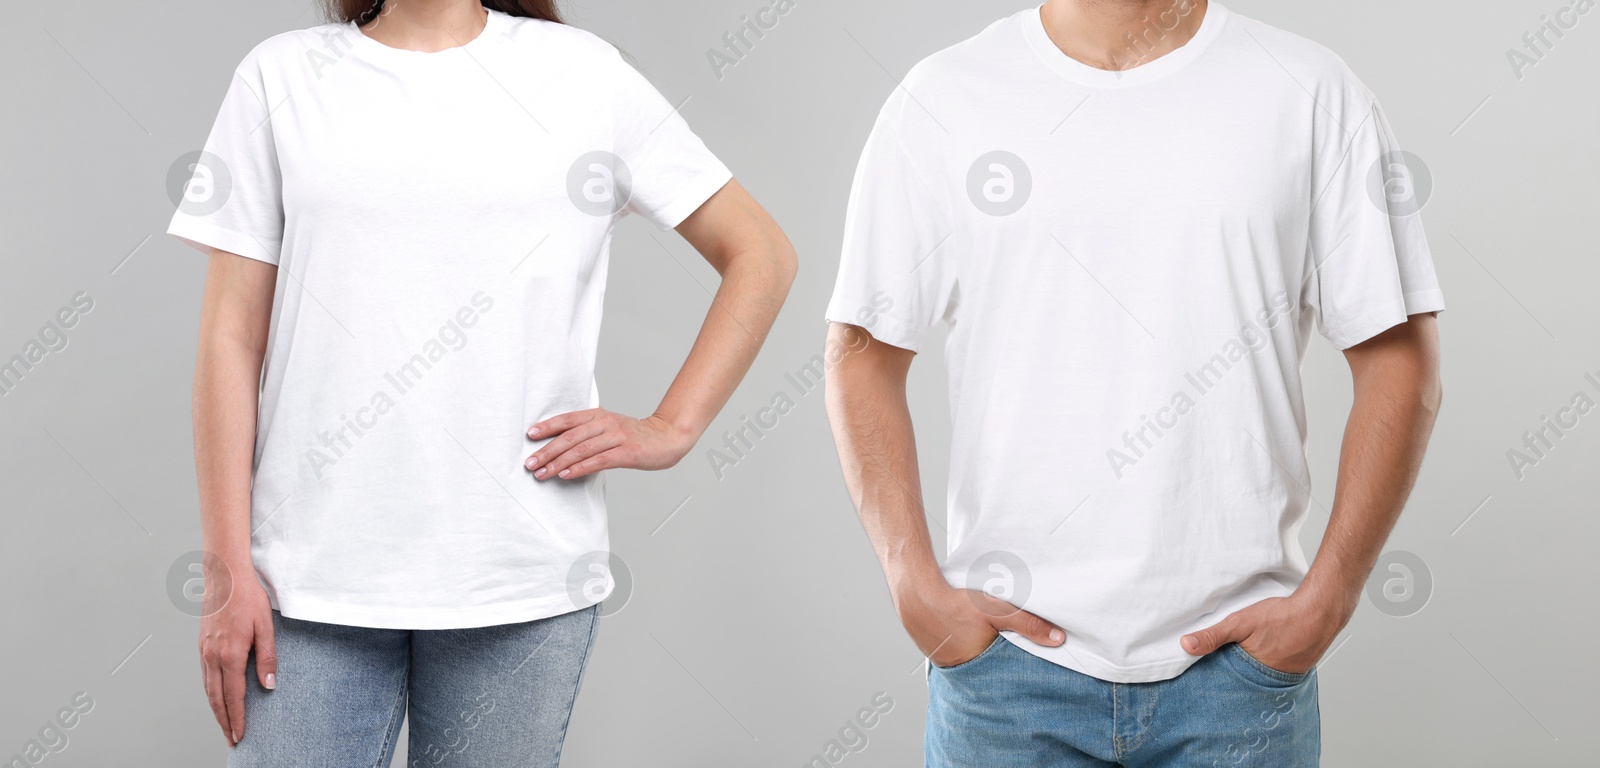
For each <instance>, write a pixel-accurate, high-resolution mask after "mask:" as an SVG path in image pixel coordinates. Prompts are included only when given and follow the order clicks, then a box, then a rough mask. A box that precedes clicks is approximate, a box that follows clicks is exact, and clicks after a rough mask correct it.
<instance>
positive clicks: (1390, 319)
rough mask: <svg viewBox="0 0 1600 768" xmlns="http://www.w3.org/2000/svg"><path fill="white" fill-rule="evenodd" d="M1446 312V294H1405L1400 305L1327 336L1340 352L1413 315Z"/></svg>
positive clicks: (1436, 291)
mask: <svg viewBox="0 0 1600 768" xmlns="http://www.w3.org/2000/svg"><path fill="white" fill-rule="evenodd" d="M1442 311H1444V293H1443V292H1441V291H1439V290H1437V289H1434V290H1428V291H1417V292H1416V293H1408V294H1405V295H1404V296H1403V297H1402V298H1401V302H1400V305H1399V306H1397V307H1388V308H1386V309H1385V311H1383V312H1378V313H1374V314H1372V315H1369V316H1367V317H1364V318H1362V319H1361V320H1359V321H1357V322H1355V323H1352V324H1351V325H1350V328H1349V329H1348V330H1343V331H1336V332H1334V333H1329V334H1326V335H1327V337H1328V340H1329V341H1331V342H1333V345H1334V346H1335V347H1337V348H1338V349H1339V350H1340V351H1344V350H1346V349H1349V348H1351V347H1353V346H1355V345H1357V344H1360V343H1361V342H1364V341H1368V340H1370V339H1372V338H1373V337H1374V336H1377V335H1378V334H1380V333H1383V332H1384V331H1387V330H1389V329H1390V328H1393V327H1395V326H1397V325H1399V324H1401V323H1403V322H1405V321H1406V319H1407V318H1409V317H1411V316H1412V315H1421V314H1426V313H1428V312H1442Z"/></svg>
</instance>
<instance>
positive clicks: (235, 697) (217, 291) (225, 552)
mask: <svg viewBox="0 0 1600 768" xmlns="http://www.w3.org/2000/svg"><path fill="white" fill-rule="evenodd" d="M276 277H277V268H276V267H274V266H272V265H270V264H265V263H262V262H259V261H255V260H252V259H247V258H244V257H242V256H237V255H234V254H231V253H227V252H225V251H219V250H216V249H212V251H211V257H210V262H209V264H208V266H207V269H206V287H205V298H204V300H203V302H202V304H201V310H200V344H199V351H198V355H197V358H196V361H195V372H194V459H195V471H196V475H197V476H198V479H199V485H200V533H201V541H202V547H203V549H204V551H205V552H206V553H207V554H208V555H209V556H210V557H208V558H206V562H205V564H204V566H203V567H204V568H205V572H204V574H203V575H204V577H205V583H206V596H205V602H204V603H203V604H202V610H203V616H202V618H201V622H200V654H201V662H202V666H203V668H204V674H205V685H206V696H207V699H208V700H209V701H210V703H211V708H212V712H213V714H215V715H216V718H217V724H218V725H220V726H222V730H223V735H224V736H225V737H226V738H227V739H228V743H229V744H230V745H231V744H234V743H236V742H237V741H238V740H239V738H240V737H241V736H242V735H243V734H244V687H245V684H246V682H245V663H246V660H247V659H248V657H249V653H250V651H251V649H252V648H254V649H255V650H256V655H257V664H256V674H257V677H258V678H259V679H260V680H261V684H262V685H263V686H266V687H268V688H271V687H273V686H274V685H276V671H277V666H276V663H275V660H274V655H273V638H272V615H271V608H270V605H269V603H268V602H267V599H266V594H265V592H264V590H262V588H261V585H260V583H259V582H257V581H256V576H255V567H254V565H253V564H252V562H251V559H250V474H251V465H252V463H253V461H254V456H255V444H256V407H257V401H258V396H259V388H260V387H259V383H260V380H261V363H262V359H263V357H264V355H265V353H266V346H267V327H268V324H269V322H270V320H271V316H272V294H273V282H274V280H275V279H276ZM212 558H215V559H214V560H213V559H212ZM217 569H221V570H222V572H221V573H217V572H215V571H216V570H217ZM230 586H231V588H229V587H230Z"/></svg>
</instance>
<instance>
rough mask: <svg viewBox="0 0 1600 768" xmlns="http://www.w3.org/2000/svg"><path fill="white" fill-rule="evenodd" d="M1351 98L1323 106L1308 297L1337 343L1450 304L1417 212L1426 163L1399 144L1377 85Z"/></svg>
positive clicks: (1327, 333) (1359, 90)
mask: <svg viewBox="0 0 1600 768" xmlns="http://www.w3.org/2000/svg"><path fill="white" fill-rule="evenodd" d="M1344 99H1345V101H1346V102H1348V103H1350V105H1351V109H1348V110H1341V109H1339V108H1338V107H1337V105H1332V108H1328V107H1329V106H1330V105H1326V104H1325V105H1319V106H1321V107H1322V109H1319V111H1318V117H1319V119H1318V126H1319V129H1320V132H1321V134H1322V135H1320V136H1318V137H1317V141H1316V146H1315V149H1314V151H1315V155H1314V157H1313V161H1312V183H1313V188H1312V193H1313V195H1314V197H1313V198H1312V208H1311V216H1310V231H1309V237H1308V241H1307V247H1308V249H1309V254H1308V260H1309V262H1310V265H1311V266H1310V278H1309V279H1308V280H1307V281H1306V287H1305V291H1304V296H1303V299H1304V302H1305V304H1306V305H1307V306H1309V307H1311V308H1312V310H1313V312H1314V316H1315V318H1316V320H1317V327H1318V329H1319V330H1320V331H1321V333H1322V335H1323V336H1325V337H1327V339H1328V340H1329V341H1331V342H1333V344H1334V345H1335V346H1337V347H1338V348H1339V349H1348V348H1350V347H1352V346H1355V345H1356V344H1359V343H1361V342H1363V341H1366V340H1367V339H1370V338H1372V337H1373V336H1376V335H1378V334H1379V333H1381V332H1383V331H1385V330H1387V329H1389V328H1392V327H1394V326H1396V325H1399V324H1400V323H1403V322H1405V320H1406V318H1407V317H1408V316H1410V315H1416V314H1421V313H1424V312H1437V311H1440V310H1442V309H1444V294H1443V292H1441V291H1440V289H1439V279H1438V276H1437V275H1436V274H1435V272H1434V266H1433V257H1432V255H1431V253H1430V252H1429V249H1428V240H1427V236H1426V234H1425V233H1424V232H1423V229H1422V218H1421V215H1420V214H1419V211H1418V209H1419V208H1420V206H1421V204H1422V203H1423V202H1425V201H1426V200H1425V196H1426V194H1427V187H1428V185H1429V183H1430V181H1429V179H1428V177H1427V169H1426V168H1425V167H1424V166H1422V165H1421V163H1420V161H1417V160H1416V159H1415V158H1414V157H1413V156H1411V155H1409V154H1406V153H1402V152H1401V150H1400V147H1399V144H1398V142H1396V141H1395V138H1394V133H1393V132H1392V131H1391V129H1390V127H1389V122H1388V119H1387V118H1386V117H1385V116H1384V113H1383V109H1382V107H1380V106H1379V105H1378V102H1377V100H1376V99H1374V98H1372V96H1371V94H1370V92H1367V91H1366V90H1365V88H1356V89H1353V90H1352V91H1351V92H1350V93H1349V94H1348V95H1346V96H1345V97H1344ZM1341 115H1342V116H1347V119H1343V120H1341V119H1340V116H1341Z"/></svg>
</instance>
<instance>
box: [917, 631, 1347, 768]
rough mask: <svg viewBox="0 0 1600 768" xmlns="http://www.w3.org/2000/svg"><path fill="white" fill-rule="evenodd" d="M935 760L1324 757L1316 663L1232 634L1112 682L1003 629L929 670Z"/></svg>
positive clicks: (1157, 763) (1171, 765)
mask: <svg viewBox="0 0 1600 768" xmlns="http://www.w3.org/2000/svg"><path fill="white" fill-rule="evenodd" d="M926 739H927V740H926V747H927V765H928V768H1023V767H1024V766H1026V767H1027V768H1080V767H1081V768H1091V766H1092V767H1094V768H1101V767H1103V766H1117V765H1121V766H1128V768H1180V766H1181V767H1182V768H1194V767H1196V766H1199V767H1203V768H1214V767H1215V768H1221V767H1223V766H1229V767H1232V766H1262V767H1263V768H1267V767H1270V768H1304V767H1305V766H1316V765H1317V762H1318V759H1319V755H1320V752H1321V748H1322V735H1321V722H1320V718H1319V716H1318V711H1317V678H1316V671H1315V670H1313V671H1311V672H1308V673H1305V674H1298V675H1296V674H1290V673H1287V672H1279V671H1278V670H1275V669H1272V668H1270V667H1268V666H1266V665H1264V664H1262V663H1261V662H1259V661H1256V660H1255V659H1254V658H1251V656H1250V655H1249V654H1247V653H1245V652H1244V650H1243V649H1241V648H1239V646H1238V645H1235V644H1232V643H1230V644H1228V645H1225V646H1223V647H1222V649H1220V650H1218V651H1216V652H1215V653H1212V654H1209V655H1207V656H1205V657H1203V658H1201V659H1200V660H1198V661H1196V662H1195V663H1194V665H1193V666H1191V667H1189V668H1188V669H1187V670H1185V671H1184V672H1183V674H1181V675H1178V676H1177V677H1175V678H1172V679H1170V680H1161V681H1158V682H1154V683H1109V682H1106V681H1104V680H1100V679H1097V678H1094V677H1090V676H1088V675H1085V674H1083V673H1081V672H1074V671H1073V670H1070V669H1067V668H1066V667H1063V666H1060V665H1058V664H1054V663H1051V662H1048V661H1045V660H1044V659H1041V658H1039V657H1037V656H1034V655H1033V654H1031V653H1028V652H1027V651H1024V650H1022V649H1021V648H1018V647H1017V646H1015V645H1012V644H1011V643H1010V642H1009V641H1007V640H1006V639H1005V638H1004V637H1000V638H996V640H995V642H994V644H993V645H990V646H989V648H988V649H987V650H985V651H984V652H983V653H981V654H979V655H978V656H977V657H976V658H974V659H972V660H970V661H967V662H964V663H961V664H957V665H956V666H954V667H947V668H941V667H932V668H931V669H930V670H929V672H928V727H927V737H926Z"/></svg>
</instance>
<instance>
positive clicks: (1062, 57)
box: [1022, 0, 1232, 88]
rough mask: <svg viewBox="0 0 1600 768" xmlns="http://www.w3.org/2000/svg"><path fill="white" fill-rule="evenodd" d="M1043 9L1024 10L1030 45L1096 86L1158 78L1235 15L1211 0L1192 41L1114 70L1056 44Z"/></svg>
mask: <svg viewBox="0 0 1600 768" xmlns="http://www.w3.org/2000/svg"><path fill="white" fill-rule="evenodd" d="M1043 12H1044V6H1042V5H1040V6H1037V7H1035V8H1033V9H1032V10H1028V11H1023V12H1022V34H1023V36H1024V37H1026V38H1027V41H1028V47H1030V48H1032V49H1033V52H1034V53H1035V54H1037V55H1038V56H1039V58H1040V59H1041V60H1042V61H1043V62H1044V63H1045V65H1046V66H1048V67H1050V69H1052V70H1054V71H1055V72H1056V73H1057V74H1059V75H1061V76H1062V77H1065V78H1067V79H1068V80H1071V81H1073V82H1075V83H1079V84H1081V85H1087V86H1092V87H1096V88H1127V87H1129V86H1134V85H1140V84H1143V83H1148V82H1152V81H1154V80H1158V79H1160V78H1162V77H1166V76H1167V75H1170V74H1172V73H1174V72H1177V71H1179V70H1181V69H1183V68H1184V67H1187V66H1188V65H1189V64H1190V63H1192V62H1193V61H1194V60H1195V59H1197V58H1199V57H1200V54H1201V53H1203V52H1205V49H1206V48H1207V47H1209V46H1210V45H1211V43H1212V42H1213V41H1214V40H1216V39H1217V37H1218V36H1219V35H1220V34H1221V33H1222V28H1223V27H1224V26H1226V25H1227V22H1228V18H1229V17H1230V16H1231V15H1232V14H1231V13H1229V11H1228V9H1227V8H1224V7H1222V4H1221V3H1218V2H1216V0H1211V2H1208V3H1206V10H1205V15H1204V16H1202V17H1201V19H1200V28H1199V29H1198V30H1196V31H1195V33H1194V37H1192V38H1190V39H1189V42H1187V43H1184V44H1183V45H1181V46H1179V47H1178V48H1176V49H1174V50H1172V51H1171V52H1169V53H1167V54H1166V55H1163V56H1159V57H1157V58H1155V59H1152V60H1150V61H1147V62H1145V63H1143V64H1140V65H1138V66H1135V67H1129V68H1128V69H1121V70H1111V69H1099V68H1097V67H1091V66H1089V65H1088V64H1085V63H1083V62H1081V61H1078V60H1077V59H1074V58H1072V57H1071V56H1068V55H1067V54H1066V53H1064V52H1062V50H1061V49H1060V48H1058V47H1056V44H1055V41H1054V40H1051V39H1050V35H1049V33H1048V32H1046V31H1045V28H1044V18H1043V15H1042V14H1043Z"/></svg>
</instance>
